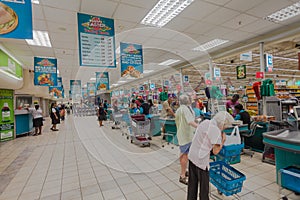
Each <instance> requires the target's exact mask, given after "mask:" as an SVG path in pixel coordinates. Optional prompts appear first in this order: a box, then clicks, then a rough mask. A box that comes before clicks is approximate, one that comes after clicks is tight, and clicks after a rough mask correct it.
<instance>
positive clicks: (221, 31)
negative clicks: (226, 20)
mask: <svg viewBox="0 0 300 200" xmlns="http://www.w3.org/2000/svg"><path fill="white" fill-rule="evenodd" d="M230 32H232V29H229V28H226V27H222V26H216V27H215V28H213V29H212V30H210V31H208V32H207V33H205V34H204V35H205V36H208V37H213V38H221V37H222V35H225V34H227V33H230Z"/></svg>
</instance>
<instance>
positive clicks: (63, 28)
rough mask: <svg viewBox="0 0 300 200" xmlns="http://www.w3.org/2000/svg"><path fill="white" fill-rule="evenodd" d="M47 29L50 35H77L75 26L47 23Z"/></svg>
mask: <svg viewBox="0 0 300 200" xmlns="http://www.w3.org/2000/svg"><path fill="white" fill-rule="evenodd" d="M47 25H48V29H49V31H50V35H51V33H62V34H65V35H68V34H77V25H70V24H66V23H55V22H47Z"/></svg>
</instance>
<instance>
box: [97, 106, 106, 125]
mask: <svg viewBox="0 0 300 200" xmlns="http://www.w3.org/2000/svg"><path fill="white" fill-rule="evenodd" d="M106 115H107V112H106V111H105V109H104V107H103V104H102V103H99V109H98V121H99V126H100V127H101V126H104V125H103V120H106Z"/></svg>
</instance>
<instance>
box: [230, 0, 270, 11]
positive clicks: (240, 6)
mask: <svg viewBox="0 0 300 200" xmlns="http://www.w3.org/2000/svg"><path fill="white" fill-rule="evenodd" d="M264 1H265V0H251V1H249V0H231V1H230V2H228V3H227V4H226V5H225V7H227V8H230V9H233V10H237V11H239V12H245V11H247V10H249V9H251V8H253V7H255V6H257V5H259V4H261V3H263V2H264Z"/></svg>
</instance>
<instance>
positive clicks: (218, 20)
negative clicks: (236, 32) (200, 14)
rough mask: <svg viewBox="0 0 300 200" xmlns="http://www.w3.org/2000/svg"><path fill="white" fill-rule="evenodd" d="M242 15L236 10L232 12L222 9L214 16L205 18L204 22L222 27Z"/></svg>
mask: <svg viewBox="0 0 300 200" xmlns="http://www.w3.org/2000/svg"><path fill="white" fill-rule="evenodd" d="M239 14H240V13H239V12H237V11H234V10H230V9H228V8H220V9H218V10H216V11H215V12H213V13H212V14H210V15H208V16H207V17H205V18H203V21H205V22H209V23H211V24H215V25H221V24H223V23H225V22H227V21H229V20H230V19H232V18H234V17H236V16H238V15H239Z"/></svg>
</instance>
